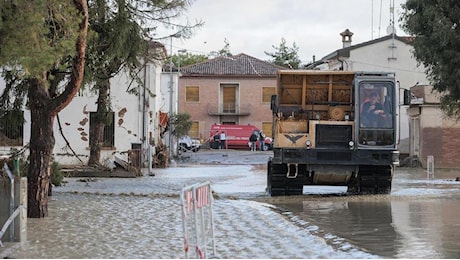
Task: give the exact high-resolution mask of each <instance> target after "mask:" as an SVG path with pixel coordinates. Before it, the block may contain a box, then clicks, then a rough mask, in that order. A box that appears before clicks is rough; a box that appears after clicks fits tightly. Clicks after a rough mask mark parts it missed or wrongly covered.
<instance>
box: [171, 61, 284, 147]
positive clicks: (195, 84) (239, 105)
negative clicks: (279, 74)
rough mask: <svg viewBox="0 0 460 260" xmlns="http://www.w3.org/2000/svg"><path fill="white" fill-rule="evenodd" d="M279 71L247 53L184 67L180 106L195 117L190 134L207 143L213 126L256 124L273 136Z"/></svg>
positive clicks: (182, 111) (180, 87) (180, 86)
mask: <svg viewBox="0 0 460 260" xmlns="http://www.w3.org/2000/svg"><path fill="white" fill-rule="evenodd" d="M278 69H285V68H282V67H280V66H277V65H275V64H272V63H270V62H266V61H262V60H259V59H256V58H254V57H251V56H248V55H246V54H243V53H241V54H238V55H235V56H230V57H227V56H221V57H217V58H214V59H210V60H206V61H204V62H201V63H197V64H193V65H189V66H186V67H183V68H181V77H180V80H179V97H178V107H179V113H188V114H190V115H191V120H192V121H193V125H192V129H191V130H190V132H189V135H190V136H191V137H195V138H200V139H202V140H204V141H206V140H207V139H208V138H209V134H210V129H211V125H213V124H252V125H255V126H257V127H259V128H260V129H262V131H263V132H264V133H265V134H266V135H267V136H271V134H272V112H271V110H270V99H271V95H273V94H275V86H276V79H275V75H276V71H277V70H278Z"/></svg>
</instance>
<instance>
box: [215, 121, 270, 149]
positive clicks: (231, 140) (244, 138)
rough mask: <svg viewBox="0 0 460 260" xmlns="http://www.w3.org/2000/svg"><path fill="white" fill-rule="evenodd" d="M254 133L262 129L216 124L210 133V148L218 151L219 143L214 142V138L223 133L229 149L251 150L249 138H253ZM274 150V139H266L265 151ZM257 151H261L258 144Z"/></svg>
mask: <svg viewBox="0 0 460 260" xmlns="http://www.w3.org/2000/svg"><path fill="white" fill-rule="evenodd" d="M253 131H257V132H258V133H259V132H260V129H259V128H257V127H256V126H253V125H222V124H214V125H212V126H211V131H210V133H209V147H210V148H212V149H218V148H219V143H217V142H216V141H214V136H215V135H216V134H220V133H221V132H225V136H226V143H227V147H228V148H240V149H250V148H249V145H248V143H249V136H251V134H252V132H253ZM272 148H273V142H272V139H271V138H270V137H265V145H264V151H266V150H269V149H272ZM257 149H259V150H260V148H259V144H258V142H257Z"/></svg>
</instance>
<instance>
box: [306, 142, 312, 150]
mask: <svg viewBox="0 0 460 260" xmlns="http://www.w3.org/2000/svg"><path fill="white" fill-rule="evenodd" d="M305 144H306V145H307V149H310V146H311V141H310V140H307V141H306V142H305Z"/></svg>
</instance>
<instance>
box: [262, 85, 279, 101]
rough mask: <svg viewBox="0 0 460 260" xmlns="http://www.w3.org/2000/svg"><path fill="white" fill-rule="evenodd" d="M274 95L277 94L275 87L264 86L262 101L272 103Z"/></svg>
mask: <svg viewBox="0 0 460 260" xmlns="http://www.w3.org/2000/svg"><path fill="white" fill-rule="evenodd" d="M272 95H276V93H275V88H274V87H263V88H262V102H263V103H270V101H271V98H272Z"/></svg>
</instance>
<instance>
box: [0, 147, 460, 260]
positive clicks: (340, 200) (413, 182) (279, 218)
mask: <svg viewBox="0 0 460 260" xmlns="http://www.w3.org/2000/svg"><path fill="white" fill-rule="evenodd" d="M269 155H270V152H263V153H262V152H259V153H250V152H228V153H223V152H220V153H219V152H217V151H209V152H206V151H203V152H201V151H200V152H199V153H196V154H193V155H191V156H190V157H189V158H186V159H187V160H185V161H186V164H178V165H176V166H174V167H170V168H167V169H154V170H155V176H148V175H145V176H144V177H141V178H134V179H121V178H98V179H94V180H87V181H86V182H82V181H81V178H66V179H65V180H66V181H67V182H68V183H67V184H66V185H65V186H62V187H55V188H54V189H53V192H54V194H53V196H52V197H51V201H50V203H49V217H47V218H44V219H28V241H27V242H26V243H24V244H22V245H20V244H17V245H14V246H12V247H9V248H0V256H2V257H9V258H184V252H183V237H182V236H183V231H182V218H181V214H180V207H181V205H180V199H179V194H180V190H181V188H182V187H184V186H188V185H191V184H194V183H201V182H204V181H210V182H211V185H212V189H213V191H214V192H215V195H214V198H215V201H214V214H215V218H214V221H215V236H216V245H217V255H216V257H218V258H459V257H460V218H459V216H458V212H460V182H457V181H453V180H454V179H455V178H456V177H458V176H460V173H459V172H456V171H440V170H439V171H435V179H434V180H427V176H426V173H425V172H424V170H423V169H408V168H398V170H397V172H396V174H395V179H394V181H393V190H392V194H391V195H378V196H344V194H343V192H344V191H345V188H344V187H323V186H306V187H305V188H304V195H303V196H294V197H275V198H270V197H268V196H267V195H266V194H265V186H266V173H265V170H266V168H265V167H266V166H265V164H264V161H265V160H266V158H268V156H269ZM200 156H202V157H200ZM250 164H258V165H250Z"/></svg>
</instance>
